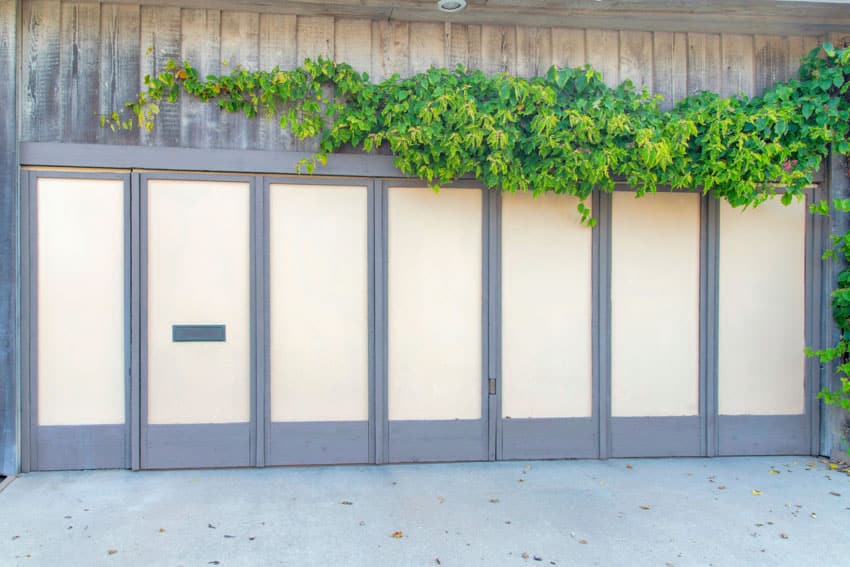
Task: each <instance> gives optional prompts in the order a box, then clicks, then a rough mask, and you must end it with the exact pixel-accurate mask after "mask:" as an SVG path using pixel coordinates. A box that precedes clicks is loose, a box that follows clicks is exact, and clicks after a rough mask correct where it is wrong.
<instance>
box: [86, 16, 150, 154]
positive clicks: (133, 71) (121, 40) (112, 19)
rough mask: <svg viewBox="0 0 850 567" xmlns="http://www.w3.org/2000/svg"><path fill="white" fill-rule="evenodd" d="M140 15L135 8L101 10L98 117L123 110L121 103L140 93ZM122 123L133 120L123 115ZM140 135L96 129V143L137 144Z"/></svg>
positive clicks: (131, 131) (126, 113) (130, 131)
mask: <svg viewBox="0 0 850 567" xmlns="http://www.w3.org/2000/svg"><path fill="white" fill-rule="evenodd" d="M140 26H141V12H140V9H139V7H138V6H133V5H126V6H123V5H115V4H103V5H101V9H100V69H99V70H100V77H99V84H100V89H99V90H100V106H99V107H98V109H97V111H98V114H109V113H111V112H113V111H120V110H124V103H126V102H127V101H129V100H132V99H133V97H134V96H136V95H137V94H138V93H139V31H140ZM122 116H123V118H124V119H127V118H129V117H131V116H132V114H130V113H129V112H125V113H123V114H122ZM138 141H139V131H138V130H137V129H133V130H119V131H116V132H113V131H112V130H110V129H109V128H98V130H97V142H98V143H102V144H137V143H138Z"/></svg>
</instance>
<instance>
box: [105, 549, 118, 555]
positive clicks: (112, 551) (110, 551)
mask: <svg viewBox="0 0 850 567" xmlns="http://www.w3.org/2000/svg"><path fill="white" fill-rule="evenodd" d="M106 553H108V554H109V555H115V554H116V553H118V550H117V549H109V550H107V551H106Z"/></svg>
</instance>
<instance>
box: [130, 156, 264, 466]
mask: <svg viewBox="0 0 850 567" xmlns="http://www.w3.org/2000/svg"><path fill="white" fill-rule="evenodd" d="M136 175H137V176H138V181H137V183H135V184H134V190H135V191H136V192H137V193H136V198H135V199H133V202H134V203H135V204H136V205H137V207H138V210H136V211H134V215H133V217H134V218H135V219H138V230H137V231H136V234H138V235H139V238H138V242H139V254H138V256H137V257H138V261H139V266H138V271H137V273H138V280H137V286H138V289H139V292H140V296H139V318H138V321H139V337H140V340H139V348H140V353H139V360H140V372H139V385H138V389H139V392H140V396H139V401H140V410H139V416H140V453H139V467H140V468H142V469H161V468H204V467H247V466H252V465H255V464H256V460H257V459H256V455H257V432H258V425H257V415H258V412H257V407H256V405H257V404H256V403H255V402H254V401H255V400H257V375H258V374H257V370H258V368H257V367H258V349H257V325H258V323H257V317H256V313H257V298H258V294H257V285H258V282H257V280H258V279H259V278H257V275H256V274H257V266H258V258H257V233H258V230H259V227H260V226H261V222H260V219H259V218H258V217H259V213H260V211H259V210H258V197H259V191H258V189H257V183H256V176H245V175H228V174H200V173H198V174H193V173H159V172H157V173H148V172H146V173H140V174H136ZM157 179H168V180H179V181H219V182H225V181H237V182H242V183H248V184H249V187H250V213H249V217H250V218H249V231H250V232H249V243H250V244H249V247H250V250H249V258H250V266H249V271H250V274H249V277H250V284H249V289H250V299H249V302H250V306H249V314H250V329H251V330H250V334H251V337H250V344H251V354H250V356H249V364H250V367H251V368H250V386H249V387H250V393H249V399H250V400H252V403H251V415H250V420H249V421H248V422H246V423H227V424H169V425H152V424H149V423H148V419H147V415H148V397H147V379H148V375H147V373H148V363H147V361H148V332H147V324H148V315H147V313H148V309H147V308H148V285H147V274H148V271H147V270H148V266H147V259H148V234H149V233H148V228H149V227H148V208H147V207H148V198H147V192H148V181H150V180H157Z"/></svg>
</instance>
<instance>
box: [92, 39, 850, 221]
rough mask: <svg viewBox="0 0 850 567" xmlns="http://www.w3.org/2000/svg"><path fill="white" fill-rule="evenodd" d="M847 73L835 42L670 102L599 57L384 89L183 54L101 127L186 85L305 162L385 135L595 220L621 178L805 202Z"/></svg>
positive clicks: (413, 159)
mask: <svg viewBox="0 0 850 567" xmlns="http://www.w3.org/2000/svg"><path fill="white" fill-rule="evenodd" d="M848 78H850V49H836V48H834V47H833V46H832V45H830V44H828V43H827V44H824V46H823V47H822V48H818V49H815V50H813V51H812V52H811V53H810V54H809V55H808V56H806V57H805V59H804V60H803V62H802V67H801V69H800V73H799V77H798V78H797V79H794V80H791V81H788V82H786V83H780V84H777V85H775V86H773V87H772V88H770V89H769V90H767V91H766V92H765V93H764V94H763V95H762V96H760V97H753V98H748V97H746V96H744V95H742V94H739V95H736V96H733V97H729V98H723V97H720V96H719V95H717V94H714V93H710V92H700V93H696V94H694V95H692V96H689V97H688V98H686V99H684V100H682V101H681V102H679V103H678V104H677V105H676V106H675V108H673V109H672V110H670V111H664V110H662V109H661V108H660V106H659V102H660V100H661V97H660V96H653V95H650V94H648V93H647V91H646V90H645V89H644V90H638V89H635V87H634V86H633V85H632V83H631V82H629V81H626V82H624V83H623V84H621V85H619V86H618V87H616V88H610V87H608V86H607V85H606V84H605V83H604V82H603V80H602V75H600V73H599V72H597V71H595V70H593V69H592V68H591V67H589V66H585V67H581V68H576V69H572V68H563V69H560V68H556V67H552V68H551V69H550V70H549V71H548V73H546V75H545V76H543V77H536V78H533V79H530V80H526V79H522V78H517V77H513V76H510V75H508V74H499V75H496V76H493V77H488V76H486V75H484V74H483V73H481V72H480V71H469V70H466V69H464V68H461V67H458V68H457V69H455V70H446V69H430V70H428V71H426V72H424V73H420V74H417V75H414V76H412V77H409V78H400V77H399V76H397V75H394V76H393V77H391V78H389V79H388V80H386V81H383V82H380V83H377V84H373V83H371V82H370V81H369V77H368V76H367V75H366V74H364V73H358V72H356V71H355V70H354V69H352V68H351V67H350V66H349V65H347V64H344V63H336V62H334V61H329V60H326V59H322V58H319V59H318V60H315V61H312V60H309V59H308V60H306V61H305V62H304V64H303V65H301V66H300V67H297V68H295V69H292V70H281V69H279V68H274V69H272V70H271V71H249V70H245V69H240V68H237V69H234V70H233V71H232V72H231V73H230V74H226V75H209V76H207V77H205V78H201V77H200V76H199V75H198V71H197V69H195V68H194V67H193V66H192V65H191V64H190V63H189V62H184V63H183V65H182V66H181V65H178V64H177V63H175V62H173V61H170V62H169V63H168V64H167V66H166V68H165V70H164V72H162V73H160V74H158V75H157V76H147V77H145V90H144V91H143V92H142V93H141V94H139V97H138V98H137V99H136V100H135V101H131V102H129V103H127V105H126V109H124V110H122V111H121V112H114V113H112V115H111V116H109V117H106V116H104V117H101V123H102V124H103V125H108V126H110V127H112V128H113V129H115V128H124V129H130V128H133V127H135V126H138V127H142V128H146V129H148V130H150V129H151V128H153V125H154V121H155V118H156V115H157V113H158V112H159V105H160V104H162V103H168V102H175V101H176V100H177V98H178V96H180V94H181V92H185V93H188V94H189V95H191V96H194V97H196V98H199V99H200V100H202V101H205V102H208V101H209V102H212V101H214V102H217V103H218V105H219V106H220V107H221V108H222V109H223V110H225V111H228V112H241V113H244V114H245V115H246V116H248V117H255V116H258V115H265V116H266V117H267V118H268V119H278V120H279V121H280V126H281V128H289V129H290V130H291V131H292V133H293V134H294V135H295V136H297V137H299V138H308V137H319V138H320V144H319V150H318V152H317V153H316V154H315V155H314V156H313V157H312V158H311V159H309V160H305V161H304V163H303V164H302V166H303V168H304V169H305V170H306V171H307V172H308V173H312V172H313V171H314V169H315V167H316V165H317V164H324V163H326V160H327V158H328V155H329V154H331V153H333V152H334V151H336V150H338V149H339V148H340V147H342V146H344V145H352V146H355V147H359V148H362V149H363V150H365V151H367V152H369V151H373V150H374V149H375V148H377V147H379V146H382V145H384V144H388V145H389V147H390V149H391V151H392V153H393V154H394V156H395V165H396V166H397V167H398V168H399V169H400V170H401V171H402V172H403V173H404V174H406V175H409V176H415V177H418V178H421V179H423V180H425V181H427V182H428V183H429V184H430V185H431V186H432V187H434V188H438V187H439V186H440V185H443V184H447V183H450V182H451V181H453V180H454V179H457V178H459V177H462V176H465V175H473V176H474V177H475V178H477V179H479V180H480V181H482V182H483V183H484V184H485V185H486V186H487V187H500V188H501V189H502V190H503V191H529V190H530V191H533V192H534V193H535V194H537V193H543V192H547V191H553V192H555V193H566V194H570V195H574V196H577V197H578V198H579V199H580V204H579V206H578V209H579V212H580V214H581V215H582V218H583V220H585V221H587V222H589V223H590V224H592V223H593V219H591V218H590V211H589V209H588V208H587V207H586V206H585V205H584V201H585V200H586V199H587V198H588V197H589V196H590V194H591V192H592V191H593V190H594V189H601V190H605V191H611V190H612V189H613V187H614V184H615V180H618V179H622V180H624V181H625V182H627V183H628V184H629V185H631V186H632V187H634V188H635V190H636V191H637V193H638V194H639V195H642V194H644V193H646V192H654V191H655V190H656V188H657V186H658V185H669V186H671V187H672V188H673V189H681V190H697V189H700V190H702V191H704V192H706V193H708V192H711V193H712V194H713V195H715V196H716V197H718V198H723V199H726V200H727V201H728V202H729V203H731V204H732V205H733V206H749V205H758V204H759V203H761V202H763V201H764V200H765V199H768V198H769V197H771V196H772V195H773V194H774V193H775V187H776V185H777V184H778V185H783V186H785V187H786V191H785V192H784V194H783V196H782V199H783V202H785V203H786V204H787V203H789V202H791V200H792V199H793V198H795V197H801V196H802V193H803V188H804V187H806V186H807V185H809V184H810V183H811V182H812V175H813V174H814V172H815V171H816V170H817V169H818V168H819V167H820V164H821V161H822V159H823V158H824V157H825V156H826V154H827V151H828V148H829V145H830V144H833V145H834V147H835V148H836V149H837V150H838V151H839V152H841V153H845V154H847V153H850V143H848V120H850V94H848V88H850V81H848ZM128 112H129V114H127V113H128ZM125 116H129V117H125Z"/></svg>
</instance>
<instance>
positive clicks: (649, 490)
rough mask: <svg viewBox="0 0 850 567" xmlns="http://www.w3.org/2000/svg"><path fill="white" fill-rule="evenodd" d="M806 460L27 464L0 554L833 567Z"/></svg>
mask: <svg viewBox="0 0 850 567" xmlns="http://www.w3.org/2000/svg"><path fill="white" fill-rule="evenodd" d="M848 526H850V477H848V476H847V474H846V473H844V472H842V471H840V470H835V469H832V468H830V465H829V464H828V463H825V462H822V461H819V460H816V459H814V458H807V457H759V458H716V459H633V460H620V459H615V460H609V461H548V462H510V463H473V464H440V465H398V466H368V467H366V466H364V467H359V466H358V467H310V468H275V469H253V470H214V471H213V470H208V471H156V472H151V471H149V472H142V473H133V472H128V471H95V472H59V473H33V474H27V475H24V476H22V477H20V478H18V479H16V480H15V481H14V482H13V483H12V484H11V485H10V486H8V488H6V490H5V491H3V492H2V493H0V565H27V566H35V565H50V566H59V565H62V566H72V565H81V566H82V565H85V566H89V565H110V566H111V565H115V566H118V565H166V566H171V565H173V566H178V565H184V566H195V565H198V566H206V565H220V566H223V567H224V566H236V565H262V566H265V565H292V566H305V565H323V566H336V565H345V566H347V565H364V566H370V567H374V566H381V565H390V566H403V565H416V566H419V565H422V566H427V565H431V566H433V565H444V566H468V565H488V566H493V565H496V566H498V565H517V566H522V565H526V566H529V567H533V566H535V565H541V566H545V565H556V566H567V565H606V566H607V565H662V566H665V565H677V566H678V565H735V566H738V565H804V564H805V565H848V564H850V537H848V532H847V528H848Z"/></svg>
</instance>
